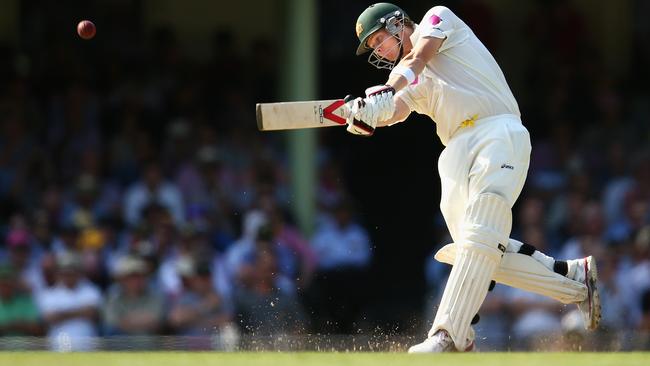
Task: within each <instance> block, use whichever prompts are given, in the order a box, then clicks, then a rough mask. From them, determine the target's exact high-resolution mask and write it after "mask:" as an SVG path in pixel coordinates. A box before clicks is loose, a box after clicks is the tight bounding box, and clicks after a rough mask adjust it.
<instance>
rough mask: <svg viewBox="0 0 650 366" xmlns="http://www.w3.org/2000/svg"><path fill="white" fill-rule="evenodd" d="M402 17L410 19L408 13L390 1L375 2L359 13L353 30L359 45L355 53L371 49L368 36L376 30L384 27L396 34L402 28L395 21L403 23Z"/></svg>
mask: <svg viewBox="0 0 650 366" xmlns="http://www.w3.org/2000/svg"><path fill="white" fill-rule="evenodd" d="M404 19H410V18H409V16H408V15H406V13H405V12H404V10H402V9H401V8H400V7H398V6H397V5H393V4H390V3H376V4H373V5H370V6H369V7H368V8H366V10H364V11H363V13H361V15H359V18H358V19H357V24H356V26H355V31H356V34H357V37H358V38H359V47H358V48H357V55H361V54H364V53H366V52H368V51H371V50H372V49H371V48H370V47H368V45H367V43H366V42H367V41H368V37H370V35H372V34H373V33H375V32H376V31H378V30H380V29H382V28H386V30H387V31H388V32H389V33H390V34H392V35H396V34H397V33H398V32H399V31H400V30H401V29H402V28H401V27H399V26H397V25H396V23H398V21H401V25H402V26H403V25H404Z"/></svg>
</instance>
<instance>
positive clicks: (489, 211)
mask: <svg viewBox="0 0 650 366" xmlns="http://www.w3.org/2000/svg"><path fill="white" fill-rule="evenodd" d="M511 226H512V214H511V211H510V206H509V205H508V204H507V202H506V201H505V200H504V199H503V198H502V197H501V196H499V195H496V194H492V193H487V194H480V195H479V196H478V197H477V198H476V199H475V200H474V201H472V202H471V203H470V204H469V205H468V207H467V210H466V215H465V222H464V223H463V224H462V228H463V229H462V232H461V238H462V239H461V241H460V243H459V244H458V245H457V246H458V249H457V255H456V257H455V258H454V262H453V263H454V264H453V267H452V269H451V273H450V274H449V279H448V280H447V285H446V286H445V291H444V293H443V294H442V300H441V301H440V306H439V307H438V312H437V313H436V318H435V320H434V321H433V327H432V328H431V330H430V331H429V337H431V336H433V335H434V334H435V333H436V332H437V331H438V330H440V329H444V330H446V331H447V332H448V333H449V335H450V336H451V338H452V340H453V341H454V345H455V346H456V349H458V350H459V351H461V350H464V349H465V347H466V346H467V339H468V336H469V335H470V323H471V321H472V318H473V317H474V315H475V314H476V313H477V312H478V310H479V308H480V307H481V304H483V301H484V300H485V296H486V295H487V292H488V287H489V285H490V282H491V281H492V278H493V277H494V272H495V271H496V269H497V268H498V266H499V262H500V261H501V257H502V255H503V252H504V251H505V245H506V244H507V240H508V237H509V235H510V229H511Z"/></svg>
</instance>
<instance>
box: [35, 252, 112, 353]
mask: <svg viewBox="0 0 650 366" xmlns="http://www.w3.org/2000/svg"><path fill="white" fill-rule="evenodd" d="M81 265H82V264H81V259H80V258H79V255H78V254H76V253H72V252H68V253H62V254H60V255H59V256H58V258H57V273H58V280H57V283H56V285H55V286H54V287H50V288H46V289H44V290H42V291H41V293H40V294H39V296H38V300H39V308H40V312H41V313H42V314H43V319H44V321H45V324H46V326H47V336H48V341H49V344H50V348H51V349H52V350H56V351H89V350H92V349H94V348H95V343H94V337H96V336H97V335H98V328H97V320H98V315H99V309H100V306H101V301H102V296H101V293H100V291H99V289H98V288H97V287H96V286H95V285H93V284H92V283H90V282H89V281H88V280H86V279H85V278H84V277H83V274H82V271H81Z"/></svg>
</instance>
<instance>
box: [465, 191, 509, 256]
mask: <svg viewBox="0 0 650 366" xmlns="http://www.w3.org/2000/svg"><path fill="white" fill-rule="evenodd" d="M511 230H512V210H511V208H510V204H509V203H508V201H507V200H506V199H505V198H504V197H502V196H501V195H498V194H495V193H481V194H479V195H478V196H477V197H476V198H475V199H474V200H472V201H471V202H470V203H469V205H467V209H466V211H465V220H464V222H463V224H462V226H461V237H462V240H461V241H460V244H461V245H462V246H464V247H467V248H468V249H469V250H472V251H481V252H484V254H486V255H489V256H498V257H501V256H502V255H503V253H504V252H505V250H506V246H507V245H508V239H509V237H510V231H511Z"/></svg>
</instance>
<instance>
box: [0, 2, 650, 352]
mask: <svg viewBox="0 0 650 366" xmlns="http://www.w3.org/2000/svg"><path fill="white" fill-rule="evenodd" d="M475 3H476V4H478V3H479V2H475V1H468V2H467V4H466V5H467V8H466V9H464V10H462V11H460V12H459V13H460V14H461V16H462V15H463V11H464V12H465V14H467V17H470V19H466V20H467V22H468V23H469V24H470V25H473V24H476V29H475V30H476V32H477V34H479V37H481V32H486V31H487V29H488V28H489V26H490V24H489V22H487V23H486V19H488V20H489V19H490V18H489V16H487V15H488V14H489V13H488V12H486V11H483V10H481V11H480V12H479V13H480V14H481V15H482V17H481V19H482V20H483V21H480V20H476V21H473V20H472V19H471V14H475V13H476V12H474V13H473V12H472V9H473V8H472V6H478V5H476V4H475ZM472 4H474V5H472ZM554 4H555V5H554V7H553V11H552V12H551V13H550V14H552V16H551V17H540V16H538V15H539V14H531V19H532V20H531V21H530V22H527V24H528V27H527V29H526V30H525V32H529V33H527V34H528V36H529V37H530V44H531V45H536V46H535V47H540V49H533V50H531V52H533V59H534V60H533V61H532V62H530V63H528V64H527V65H526V66H527V68H528V69H527V71H526V75H527V85H534V88H532V89H534V90H529V91H528V93H527V94H526V96H525V97H521V98H519V97H518V99H519V101H520V105H521V109H522V112H523V118H524V123H525V124H526V125H527V126H529V128H530V130H531V132H532V138H533V156H532V159H531V167H530V173H529V177H528V181H527V186H526V188H525V190H524V192H523V193H522V196H521V198H520V200H519V202H518V203H517V205H516V207H515V213H514V214H515V220H514V229H513V234H512V236H513V237H514V238H517V239H520V240H522V241H523V242H526V243H529V244H532V245H534V246H536V247H537V248H539V249H540V250H542V251H545V252H547V253H549V254H551V255H554V256H556V257H558V258H560V259H570V258H577V257H581V256H585V255H595V256H596V257H597V258H598V263H599V266H600V278H601V284H600V289H601V297H602V299H603V309H604V315H603V327H602V331H601V333H599V334H600V335H603V334H605V335H612V334H618V333H617V332H626V331H627V332H629V331H645V332H648V331H650V155H649V150H648V148H649V145H648V142H649V141H650V134H649V130H648V125H649V124H648V117H647V116H649V115H650V110H649V107H648V106H649V105H650V99H649V98H650V96H649V95H648V94H647V93H648V92H647V90H646V89H644V87H643V85H644V84H643V82H642V81H641V80H638V79H636V78H635V74H634V73H633V72H632V71H630V72H629V73H628V74H624V75H620V74H614V73H610V72H607V69H606V67H605V66H604V65H603V63H602V62H600V61H599V59H598V58H597V57H595V56H594V55H593V53H592V51H593V49H592V48H590V45H592V44H593V40H592V39H591V38H590V34H589V33H588V32H587V31H586V30H585V29H584V28H580V27H578V26H577V25H579V24H582V23H583V22H584V21H583V20H582V19H581V18H580V15H579V14H578V13H576V12H575V11H574V10H573V9H572V8H571V7H570V6H568V5H566V4H564V2H554ZM474 9H475V8H474ZM535 19H538V20H539V19H545V21H548V22H550V23H552V26H551V25H549V24H548V23H546V24H543V25H542V24H537V23H536V22H535ZM567 28H571V29H572V30H573V31H572V32H571V34H572V37H566V36H564V35H560V34H561V33H563V32H564V30H566V29H567ZM119 37H129V35H128V34H124V33H119V32H118V33H116V35H115V37H114V39H108V40H106V41H105V42H114V44H115V45H117V44H119V45H120V47H122V52H120V53H119V54H118V55H116V57H104V56H105V55H104V54H103V53H102V52H100V51H99V47H100V46H96V45H95V46H94V45H92V44H84V45H81V46H80V45H79V44H77V43H74V42H72V41H65V40H61V39H51V40H50V39H41V40H40V43H39V44H42V47H39V48H33V49H29V48H26V49H20V48H8V47H2V48H0V58H1V59H2V63H3V68H2V69H3V72H2V73H1V74H0V78H1V79H0V82H1V84H0V116H1V117H0V128H1V133H0V238H1V239H0V337H16V336H45V337H47V339H48V341H49V345H50V347H51V348H52V349H57V350H87V349H92V348H93V347H95V345H94V343H93V337H96V336H103V337H114V336H124V335H135V336H147V335H180V336H187V337H190V339H193V341H191V342H190V343H188V345H187V347H189V348H192V347H195V348H197V349H208V348H219V349H229V348H230V347H233V344H236V342H237V339H238V338H239V337H240V335H242V334H253V335H259V336H270V335H291V334H304V333H348V334H350V333H354V332H357V331H358V323H359V322H360V319H363V318H364V311H365V310H367V309H368V308H370V307H372V304H370V303H369V301H368V299H367V298H365V296H367V295H368V293H367V291H364V288H366V287H367V286H368V283H370V282H372V277H371V276H370V272H369V269H370V266H371V264H372V259H373V258H372V257H373V247H374V246H373V245H372V244H371V240H373V241H375V240H378V238H374V237H371V234H370V233H369V232H368V230H367V228H366V227H365V226H366V225H364V224H363V220H362V217H360V216H359V215H357V213H359V211H360V207H359V205H358V202H355V200H354V198H353V197H351V195H350V191H349V186H348V185H349V184H348V182H349V181H350V180H353V179H355V176H354V175H348V176H345V175H346V174H344V171H345V169H344V168H343V167H341V166H340V164H341V163H340V162H339V161H338V160H337V159H335V158H333V156H335V153H334V152H333V150H334V149H335V148H336V146H332V145H331V144H327V141H324V142H323V143H322V144H321V145H320V146H319V151H318V174H319V176H318V186H317V197H318V198H317V199H318V202H317V206H318V215H317V220H316V225H315V226H316V229H315V232H314V233H313V234H311V235H309V236H306V235H304V234H303V233H301V231H300V230H298V229H297V227H296V226H295V220H294V218H293V217H292V215H291V205H292V196H291V190H290V181H289V172H288V157H287V155H286V152H285V151H284V146H283V139H282V138H283V136H282V135H274V134H268V135H266V134H265V135H262V134H260V133H258V132H257V131H256V129H255V124H254V118H255V116H254V114H253V106H254V103H255V101H259V100H273V99H274V98H273V96H274V92H275V89H276V87H277V73H276V69H277V66H278V65H277V62H278V61H277V59H278V55H277V54H276V53H277V51H276V49H275V47H274V45H273V44H272V43H270V42H268V41H266V40H257V41H254V42H253V43H252V44H251V45H250V46H249V47H248V48H246V49H243V48H242V45H240V44H238V43H237V41H236V39H235V38H234V37H233V35H232V34H231V33H229V32H227V31H219V32H216V33H215V35H214V54H213V56H212V58H211V59H210V60H209V62H207V63H203V62H197V61H195V60H191V59H190V58H188V57H187V55H185V54H184V52H183V48H182V46H181V45H180V44H179V42H178V41H177V39H176V38H175V35H174V32H173V31H172V30H170V29H168V28H161V29H159V30H157V31H156V32H154V33H153V34H152V39H151V40H150V41H147V42H136V41H133V42H128V41H127V42H123V41H124V40H123V39H120V38H119ZM486 37H488V36H487V35H486ZM635 37H636V38H634V40H635V42H636V43H634V45H635V47H634V52H635V54H634V57H633V58H632V59H633V60H634V62H635V63H634V64H633V65H631V66H630V67H629V70H637V69H638V68H639V66H640V65H645V66H647V62H648V61H650V57H648V56H649V55H648V50H647V44H648V43H647V42H646V43H644V41H647V40H648V35H647V31H646V33H643V31H639V32H638V33H635ZM644 37H645V38H644ZM488 38H489V39H492V37H488ZM494 42H496V41H494ZM486 43H488V42H486ZM490 43H492V41H490ZM129 44H131V46H130V47H129V46H128V45H129ZM548 44H553V45H554V47H544V46H545V45H548ZM100 45H101V47H103V48H104V49H105V48H106V47H110V44H100ZM644 45H645V46H644ZM497 46H498V45H497ZM95 47H97V48H95ZM495 47H496V46H495ZM541 47H544V49H543V50H542V49H541ZM496 49H498V47H497V48H496ZM222 55H228V57H223V56H222ZM496 56H497V59H499V57H498V53H496ZM346 57H353V56H352V55H351V54H350V55H346ZM644 60H645V61H644ZM330 62H331V60H330ZM644 62H645V64H644ZM636 63H639V64H638V65H637V64H636ZM551 65H553V66H551ZM645 66H644V67H645ZM507 74H508V71H507V70H506V75H507ZM361 82H363V81H361ZM515 94H517V93H516V91H515ZM431 141H434V136H432V137H431ZM431 159H432V160H433V159H435V157H431ZM426 169H429V167H426ZM345 172H346V173H347V171H345ZM435 204H436V203H435V202H431V205H435ZM432 225H435V229H436V235H437V237H436V238H434V239H432V240H435V245H441V244H444V243H446V242H447V241H446V240H448V238H447V237H446V236H447V232H446V229H445V227H444V223H443V222H442V221H441V219H440V218H438V219H437V220H436V221H435V223H432ZM393 245H394V243H393ZM433 246H434V245H431V243H427V247H428V248H432V247H433ZM428 258H430V257H428ZM427 261H429V259H427ZM432 261H433V260H432V259H431V262H427V263H426V272H425V273H426V279H427V286H428V290H429V291H428V299H429V300H431V301H430V302H427V304H428V306H427V310H426V312H425V315H424V318H430V317H431V316H432V309H434V307H433V305H434V304H435V303H437V300H436V299H437V297H438V296H439V295H440V292H441V289H442V286H443V285H444V279H445V278H446V271H448V267H446V266H444V265H442V264H439V263H434V262H432ZM408 265H416V263H411V264H408ZM386 270H393V269H386ZM422 295H423V297H424V294H422ZM570 310H571V308H569V307H565V306H561V305H560V304H556V303H554V302H551V301H547V300H545V299H544V298H540V297H536V296H533V295H530V294H527V293H523V292H521V291H518V290H514V289H510V288H506V287H502V286H497V287H496V289H495V290H494V291H493V292H492V293H491V294H490V295H489V296H488V300H487V302H486V304H485V306H484V308H483V310H482V312H481V318H482V320H481V322H480V323H479V325H478V332H479V337H480V339H481V341H479V345H480V344H481V342H483V341H484V338H486V339H485V341H486V342H487V343H486V344H487V345H488V346H486V347H493V349H503V348H506V347H511V346H512V345H513V342H514V341H513V339H516V342H519V343H518V346H521V347H536V346H539V345H538V344H535V341H536V340H539V339H544V338H543V337H541V336H543V335H556V334H568V333H570V332H574V331H576V332H578V331H577V330H578V329H580V327H581V325H580V324H579V323H580V319H579V318H578V319H576V318H575V314H574V313H572V312H570ZM420 324H422V325H423V326H425V325H426V323H425V322H420ZM578 334H582V333H580V332H578ZM508 335H512V336H513V338H511V339H509V338H508ZM603 339H608V341H609V338H607V337H604V338H603ZM646 342H648V340H647V339H646ZM649 344H650V343H645V345H644V346H643V347H648V345H649Z"/></svg>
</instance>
